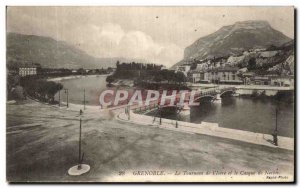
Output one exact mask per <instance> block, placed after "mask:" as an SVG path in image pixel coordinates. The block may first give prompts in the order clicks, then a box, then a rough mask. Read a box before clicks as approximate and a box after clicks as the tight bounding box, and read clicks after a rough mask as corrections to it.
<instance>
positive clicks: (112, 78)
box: [106, 76, 115, 84]
mask: <svg viewBox="0 0 300 188" xmlns="http://www.w3.org/2000/svg"><path fill="white" fill-rule="evenodd" d="M114 81H115V78H114V77H113V76H108V77H106V82H108V83H109V84H111V83H112V82H114Z"/></svg>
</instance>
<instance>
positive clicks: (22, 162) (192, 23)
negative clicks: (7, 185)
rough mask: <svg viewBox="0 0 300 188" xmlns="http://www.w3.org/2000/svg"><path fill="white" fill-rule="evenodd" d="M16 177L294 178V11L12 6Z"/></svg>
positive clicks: (10, 140)
mask: <svg viewBox="0 0 300 188" xmlns="http://www.w3.org/2000/svg"><path fill="white" fill-rule="evenodd" d="M6 19H7V20H6V67H7V71H6V72H7V74H6V76H7V85H6V96H7V101H6V110H7V111H6V119H7V122H6V123H7V124H6V146H7V147H6V148H7V151H6V161H7V162H6V168H7V170H6V173H7V174H6V175H7V181H8V182H100V183H101V182H115V183H117V182H145V183H146V182H294V181H295V147H294V145H295V138H296V137H295V131H294V130H295V126H296V125H295V120H294V118H295V110H294V108H295V103H294V101H295V80H294V78H295V74H296V73H295V50H294V49H295V48H294V46H295V43H294V40H295V37H294V7H291V6H289V7H129V6H128V7H101V6H89V7H83V6H77V7H68V6H57V7H55V6H52V7H51V6H48V7H47V6H44V7H38V6H34V7H33V6H26V7H23V6H8V7H7V8H6Z"/></svg>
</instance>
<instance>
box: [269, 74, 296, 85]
mask: <svg viewBox="0 0 300 188" xmlns="http://www.w3.org/2000/svg"><path fill="white" fill-rule="evenodd" d="M270 83H271V85H272V86H281V87H291V86H294V76H274V77H271V80H270Z"/></svg>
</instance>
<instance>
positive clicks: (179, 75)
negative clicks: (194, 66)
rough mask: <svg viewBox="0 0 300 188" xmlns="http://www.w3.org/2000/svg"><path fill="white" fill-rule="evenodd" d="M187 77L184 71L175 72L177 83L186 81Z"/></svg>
mask: <svg viewBox="0 0 300 188" xmlns="http://www.w3.org/2000/svg"><path fill="white" fill-rule="evenodd" d="M186 80H187V78H186V76H185V75H184V74H183V72H177V73H176V74H175V81H176V82H177V83H182V82H186Z"/></svg>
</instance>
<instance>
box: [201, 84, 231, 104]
mask: <svg viewBox="0 0 300 188" xmlns="http://www.w3.org/2000/svg"><path fill="white" fill-rule="evenodd" d="M235 90H236V89H235V87H222V88H219V87H218V88H210V89H206V90H201V91H199V94H198V95H197V96H195V102H200V101H214V100H219V99H221V98H222V97H225V96H230V95H233V94H234V93H235Z"/></svg>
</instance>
